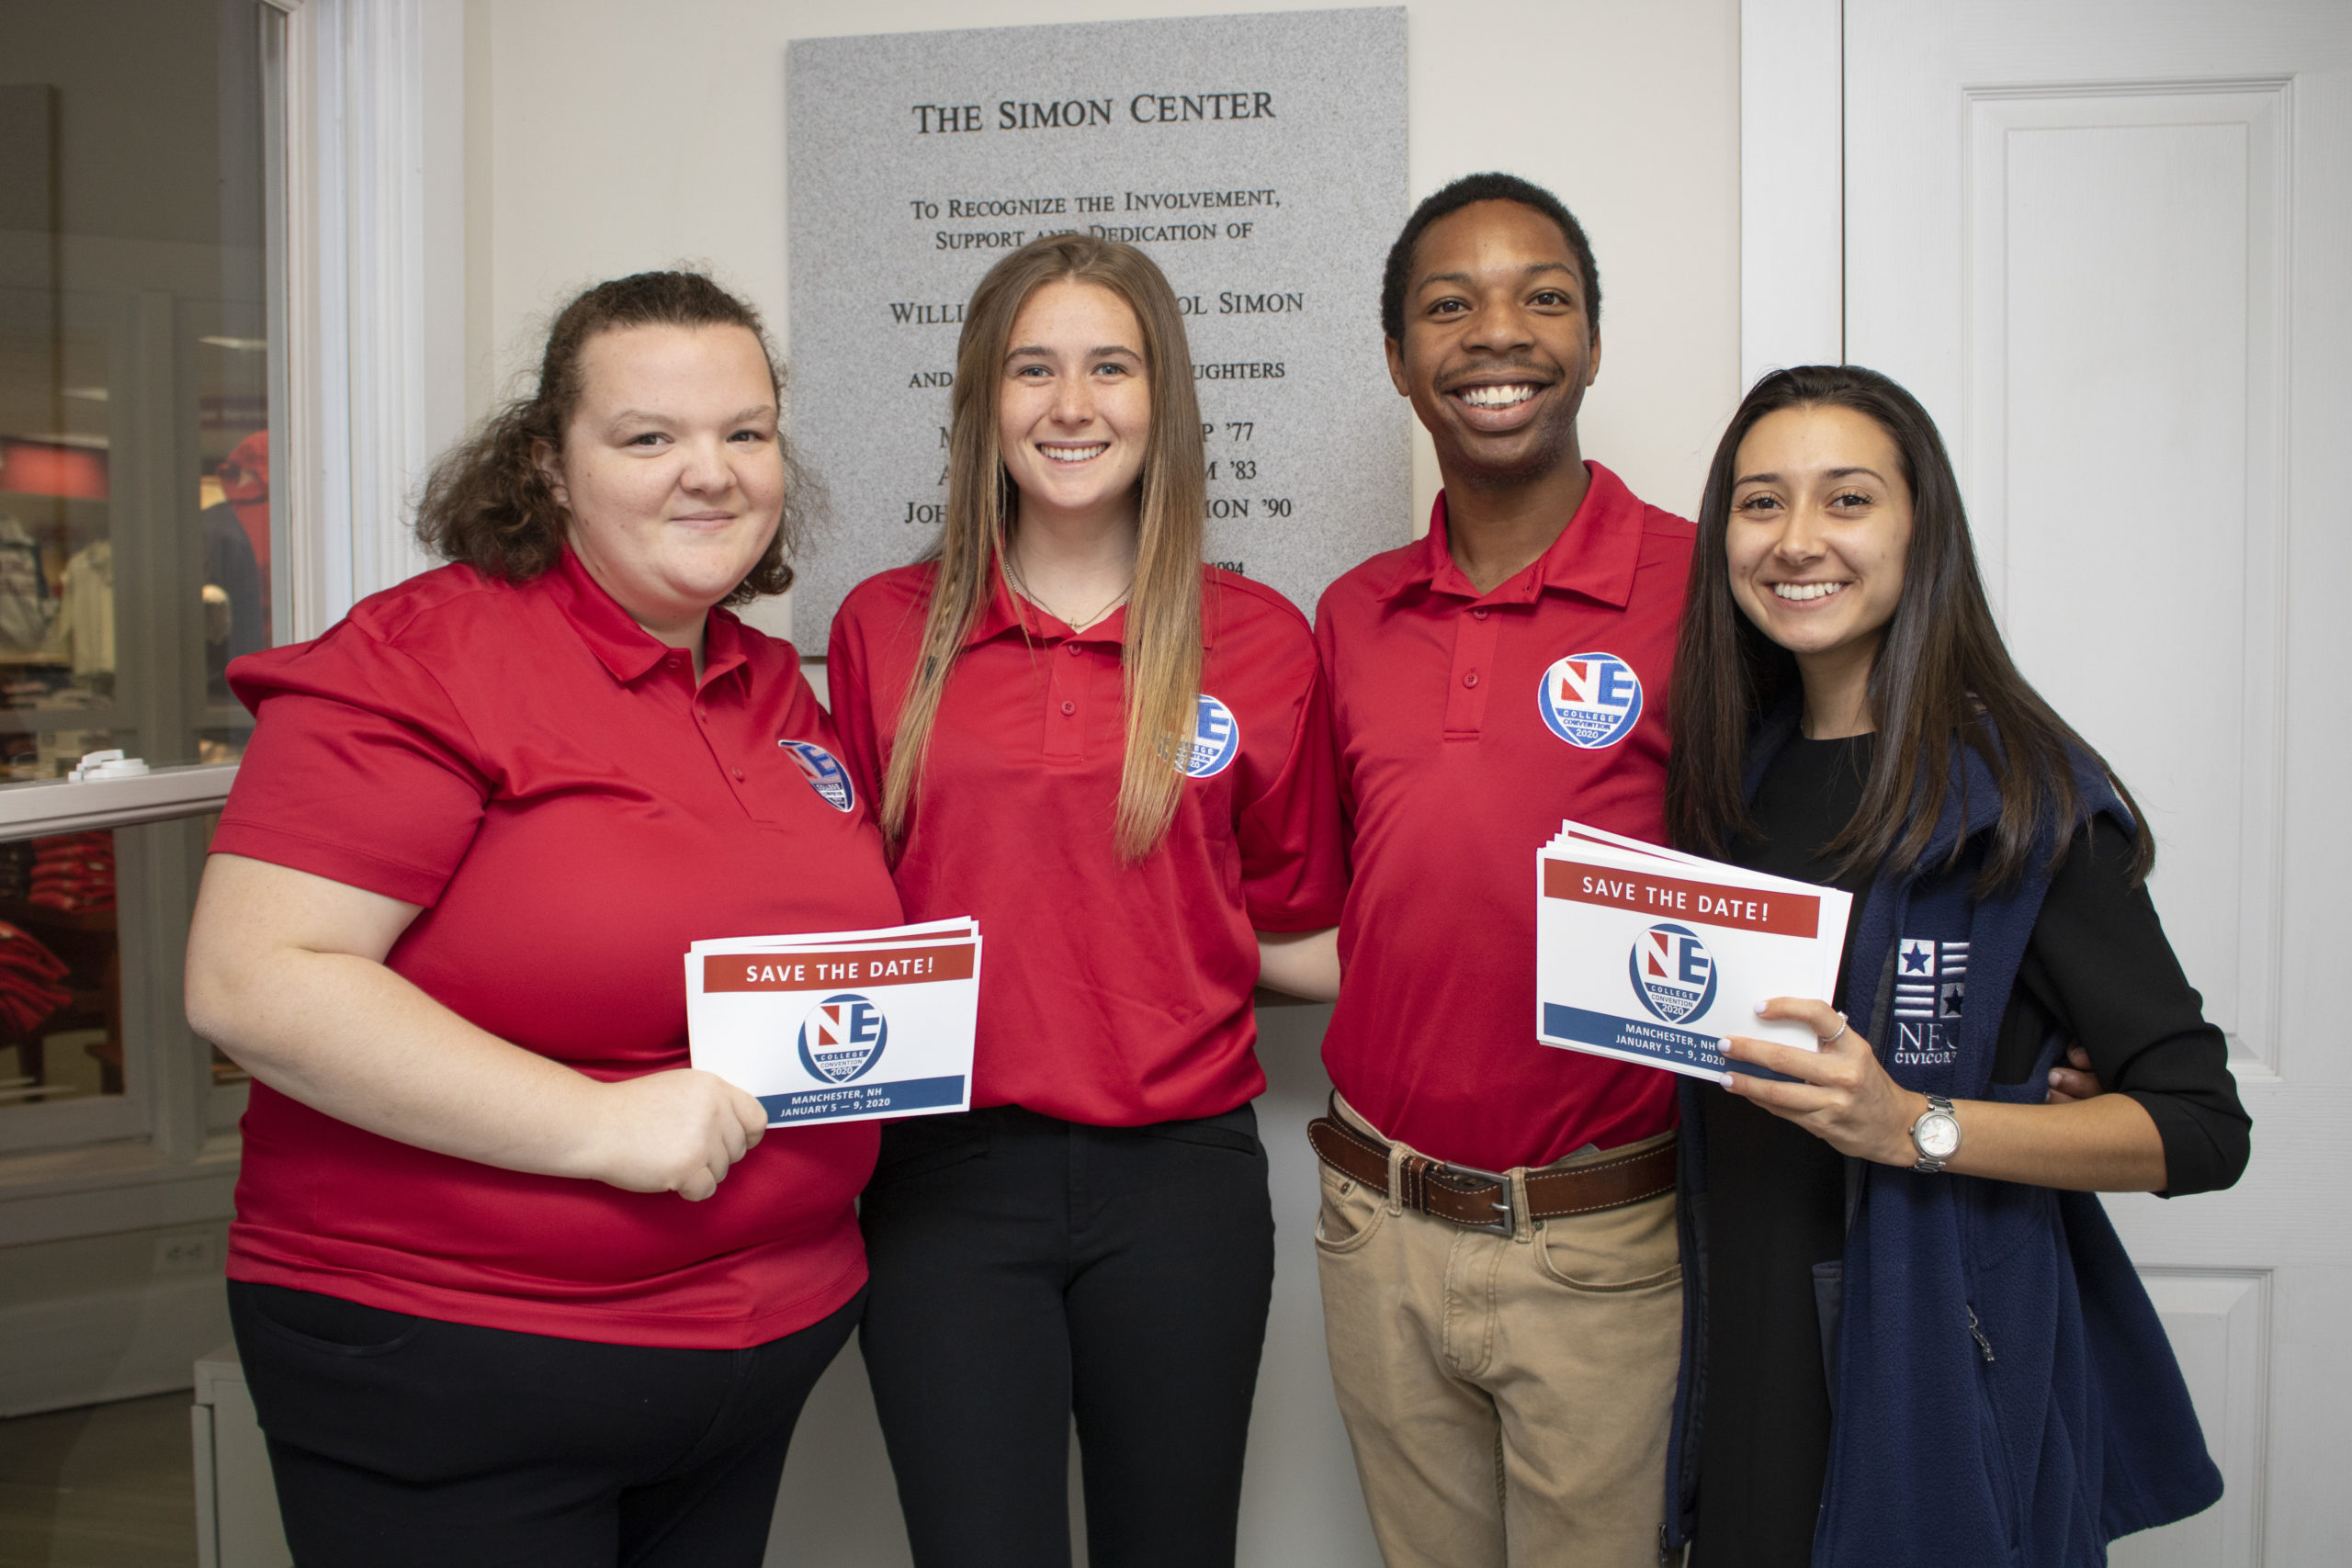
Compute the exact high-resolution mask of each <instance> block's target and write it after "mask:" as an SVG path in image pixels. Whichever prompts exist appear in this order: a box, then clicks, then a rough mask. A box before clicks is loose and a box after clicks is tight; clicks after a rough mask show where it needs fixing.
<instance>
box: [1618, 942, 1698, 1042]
mask: <svg viewBox="0 0 2352 1568" xmlns="http://www.w3.org/2000/svg"><path fill="white" fill-rule="evenodd" d="M1625 967H1626V969H1627V971H1628V972H1629V973H1631V974H1632V976H1634V995H1635V996H1638V997H1639V998H1642V1005H1643V1006H1644V1007H1645V1008H1647V1009H1649V1010H1650V1011H1651V1012H1652V1013H1653V1014H1655V1015H1656V1016H1657V1017H1658V1018H1659V1019H1661V1020H1663V1021H1666V1022H1668V1023H1680V1022H1681V1021H1683V1020H1684V1019H1686V1018H1695V1017H1697V1016H1698V1015H1699V1014H1700V1013H1702V1012H1704V1011H1706V1010H1707V1004H1708V1003H1710V1002H1712V1001H1713V1000H1714V999H1715V960H1714V955H1713V954H1712V953H1709V952H1708V951H1707V946H1706V943H1704V942H1701V941H1700V940H1699V933H1698V932H1696V931H1692V930H1691V928H1690V927H1688V926H1678V925H1674V924H1672V923H1670V922H1661V923H1659V924H1657V925H1655V926H1652V927H1651V928H1650V929H1649V930H1647V931H1644V932H1643V933H1642V934H1641V935H1640V936H1639V937H1637V938H1635V939H1634V951H1633V952H1632V953H1630V954H1628V955H1627V957H1626V960H1625Z"/></svg>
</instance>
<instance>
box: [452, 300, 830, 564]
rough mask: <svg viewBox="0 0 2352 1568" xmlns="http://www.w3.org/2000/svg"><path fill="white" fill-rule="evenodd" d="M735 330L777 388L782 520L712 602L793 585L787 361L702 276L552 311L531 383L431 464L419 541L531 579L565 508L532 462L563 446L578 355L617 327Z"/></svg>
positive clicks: (556, 541)
mask: <svg viewBox="0 0 2352 1568" xmlns="http://www.w3.org/2000/svg"><path fill="white" fill-rule="evenodd" d="M649 326H669V327H741V328H743V329H744V330H745V331H747V332H749V333H751V334H752V336H753V337H754V338H757V339H758V340H759V344H760V353H761V354H762V355H764V356H765V358H766V360H767V366H768V384H769V385H770V386H771V387H772V388H774V389H775V398H776V415H777V420H778V429H777V433H776V447H777V450H778V451H780V452H781V453H782V454H783V455H784V517H783V520H782V521H781V522H779V523H778V524H777V525H776V530H775V538H773V539H771V540H769V541H768V547H767V548H766V549H765V550H763V551H762V552H761V553H760V558H759V559H758V560H757V561H756V562H754V563H753V564H752V570H751V571H750V573H749V574H748V575H746V576H745V577H744V579H743V581H741V582H739V583H737V584H736V585H735V587H734V588H733V589H732V590H731V591H730V592H729V593H728V595H727V597H726V598H724V599H721V600H720V601H719V603H720V604H744V603H747V602H748V601H750V600H752V599H756V598H759V597H761V596H762V595H763V594H769V593H781V592H784V591H785V590H786V589H787V588H789V587H791V586H792V566H791V562H790V556H791V554H792V549H793V546H794V545H795V544H796V543H797V541H798V539H799V536H800V530H801V526H802V524H803V522H804V516H805V513H806V512H807V510H808V506H809V499H810V493H811V492H810V489H809V480H808V476H807V475H806V474H805V473H804V472H803V471H802V470H801V468H800V466H799V464H798V463H797V462H796V461H795V460H794V458H793V455H792V448H791V447H790V446H788V445H786V442H785V440H784V434H783V430H782V419H783V414H784V372H783V371H782V369H781V368H779V367H780V366H781V365H782V364H783V361H781V360H780V359H778V358H777V357H776V352H775V345H774V344H770V343H769V342H768V339H767V332H766V329H765V328H764V327H763V326H762V325H761V322H760V313H759V312H758V311H757V310H753V309H752V307H751V306H750V305H748V304H746V303H744V302H743V301H742V300H741V299H737V298H736V297H735V296H734V295H732V294H729V292H728V291H727V290H726V289H724V288H720V287H719V286H718V284H716V283H714V282H712V281H711V280H710V279H709V278H708V277H707V276H704V275H703V274H701V273H699V272H640V273H637V274H635V275H633V276H628V277H616V278H614V279H612V280H611V281H609V282H606V283H600V284H598V285H596V286H595V287H594V288H590V289H587V290H584V291H583V292H582V293H581V294H579V295H577V296H575V297H574V298H573V299H572V300H571V303H570V304H567V305H566V306H564V308H563V309H562V310H559V311H557V312H556V317H555V321H553V322H552V323H551V324H550V325H549V326H548V344H547V348H546V350H545V351H544V352H543V353H542V354H541V355H540V356H539V377H538V382H537V385H536V386H534V387H533V388H532V389H531V393H530V395H529V396H528V397H523V398H517V399H515V400H514V401H512V402H510V403H508V404H507V405H506V406H505V407H503V408H502V409H500V410H499V411H498V412H495V413H493V414H492V415H491V416H490V417H489V418H488V419H486V420H484V421H483V422H482V423H481V427H480V428H479V429H477V430H476V431H475V432H474V433H473V434H472V435H470V436H469V437H468V438H467V439H466V440H465V441H464V442H462V443H460V444H459V445H458V446H453V447H451V448H450V449H449V450H448V451H447V453H445V454H444V455H443V456H442V457H441V459H440V461H439V462H437V463H435V465H434V466H433V477H432V478H431V479H428V480H426V481H425V486H424V500H423V501H422V502H419V503H418V506H417V511H416V536H417V539H418V541H419V542H420V543H422V544H423V545H424V547H425V548H426V549H427V550H428V551H430V552H432V553H433V554H434V555H435V556H438V557H440V558H442V559H443V560H452V561H461V562H463V563H464V564H466V565H467V566H469V567H472V568H473V569H474V570H476V571H479V572H481V573H482V574H483V575H484V576H486V577H494V578H497V579H499V580H500V581H504V582H528V581H531V579H533V578H535V577H537V576H538V575H539V574H540V573H542V572H544V571H546V570H548V568H550V567H552V566H554V565H555V563H556V562H557V561H559V560H561V559H562V558H563V540H564V534H565V531H566V530H567V529H568V528H569V527H570V526H571V513H569V512H567V511H566V510H565V508H564V504H563V502H560V501H558V500H557V499H556V495H555V491H554V488H553V487H552V486H550V485H549V484H548V477H547V475H546V473H545V472H544V471H543V470H542V469H541V468H540V467H539V463H538V454H539V452H540V451H541V450H542V449H547V448H551V449H553V450H555V451H557V452H560V451H562V450H563V437H564V432H565V431H566V430H567V429H569V428H570V426H571V415H572V412H573V411H574V410H575V409H577V408H578V407H579V406H580V395H581V392H582V386H581V370H580V360H581V354H582V350H583V349H585V348H586V347H587V346H588V341H589V340H590V339H591V338H593V337H594V336H595V335H596V334H597V333H606V332H615V331H617V330H619V329H621V328H624V327H649Z"/></svg>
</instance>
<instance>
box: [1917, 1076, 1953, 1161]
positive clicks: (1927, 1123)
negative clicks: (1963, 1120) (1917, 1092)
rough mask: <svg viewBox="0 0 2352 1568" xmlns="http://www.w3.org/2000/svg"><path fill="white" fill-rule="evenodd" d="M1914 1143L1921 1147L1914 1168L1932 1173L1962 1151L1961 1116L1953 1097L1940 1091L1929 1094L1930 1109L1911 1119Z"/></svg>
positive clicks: (1918, 1147)
mask: <svg viewBox="0 0 2352 1568" xmlns="http://www.w3.org/2000/svg"><path fill="white" fill-rule="evenodd" d="M1911 1146H1912V1147H1913V1148H1915V1149H1917V1150H1918V1151H1919V1160H1918V1163H1917V1164H1916V1165H1914V1166H1913V1167H1912V1169H1914V1170H1923V1171H1926V1172H1927V1173H1928V1175H1929V1176H1933V1175H1935V1174H1936V1173H1937V1172H1938V1171H1939V1170H1941V1169H1943V1168H1944V1164H1945V1162H1946V1161H1948V1160H1950V1159H1951V1156H1954V1155H1956V1154H1958V1153H1960V1118H1959V1117H1957V1116H1954V1115H1953V1114H1952V1113H1951V1100H1946V1099H1945V1098H1944V1097H1943V1096H1942V1095H1940V1094H1931V1095H1929V1096H1928V1109H1926V1110H1925V1111H1921V1112H1919V1119H1918V1120H1917V1122H1912V1123H1911Z"/></svg>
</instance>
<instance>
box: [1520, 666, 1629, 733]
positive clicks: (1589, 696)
mask: <svg viewBox="0 0 2352 1568" xmlns="http://www.w3.org/2000/svg"><path fill="white" fill-rule="evenodd" d="M1535 705H1536V707H1537V709H1538V710H1539V711H1541V712H1542V714H1543V715H1544V728H1548V729H1549V730H1551V732H1552V733H1553V734H1555V735H1556V736H1558V737H1559V738H1560V739H1563V740H1565V741H1566V742H1567V743H1568V744H1569V745H1571V746H1576V747H1580V748H1582V749H1583V750H1588V751H1593V750H1600V748H1601V747H1603V746H1614V745H1615V744H1617V742H1619V741H1620V740H1623V739H1625V737H1626V736H1628V735H1630V734H1632V733H1633V731H1634V720H1635V719H1637V718H1639V717H1641V716H1642V678H1641V677H1640V676H1638V675H1636V674H1634V667H1633V666H1632V665H1630V664H1628V663H1626V662H1625V661H1624V660H1622V659H1620V658H1618V657H1617V656H1616V655H1615V654H1613V653H1572V654H1570V655H1568V657H1567V658H1566V659H1561V660H1554V661H1553V664H1552V667H1551V668H1550V669H1549V670H1546V671H1544V680H1543V683H1542V684H1541V685H1539V686H1538V687H1537V688H1536V690H1535Z"/></svg>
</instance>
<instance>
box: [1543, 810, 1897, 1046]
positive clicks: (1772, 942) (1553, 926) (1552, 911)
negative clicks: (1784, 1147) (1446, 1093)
mask: <svg viewBox="0 0 2352 1568" xmlns="http://www.w3.org/2000/svg"><path fill="white" fill-rule="evenodd" d="M1852 903H1853V898H1852V897H1851V895H1849V894H1846V893H1841V892H1839V891H1838V889H1837V888H1834V887H1822V886H1816V885H1815V884H1813V883H1810V882H1792V881H1791V880H1789V879H1788V878H1786V877H1780V876H1767V875H1765V874H1763V873H1761V872H1755V871H1748V870H1745V869H1743V868H1742V867H1739V866H1736V865H1725V864H1724V863H1722V862H1720V861H1712V860H1702V859H1701V858H1700V857H1699V856H1697V855H1686V854H1681V853H1678V852H1675V851H1673V850H1667V849H1660V848H1659V847H1657V845H1655V844H1645V843H1643V842H1641V841H1640V840H1637V839H1627V838H1623V837H1620V836H1619V835H1617V834H1615V833H1611V832H1606V831H1603V830H1602V829H1599V828H1588V827H1585V826H1584V825H1583V824H1581V823H1577V822H1563V823H1562V824H1560V831H1559V835H1558V837H1556V838H1555V839H1554V840H1552V841H1551V842H1550V843H1548V844H1546V845H1544V848H1543V849H1542V850H1540V851H1538V852H1537V853H1536V857H1535V998H1536V1000H1535V1032H1536V1035H1537V1036H1538V1038H1540V1039H1541V1040H1542V1041H1543V1042H1544V1043H1545V1044H1547V1045H1558V1046H1563V1047H1565V1048H1566V1049H1568V1050H1571V1051H1589V1052H1590V1053H1592V1054H1593V1055H1600V1056H1614V1057H1616V1058H1618V1059H1619V1060H1621V1061H1627V1062H1639V1063H1642V1064H1643V1065H1644V1066H1652V1067H1664V1068H1666V1069H1667V1070H1668V1071H1669V1072H1677V1073H1688V1074H1690V1075H1691V1077H1702V1078H1714V1079H1718V1080H1719V1079H1721V1078H1722V1077H1724V1066H1725V1064H1724V1054H1723V1051H1722V1050H1721V1048H1720V1043H1721V1041H1722V1040H1723V1037H1724V1036H1725V1035H1727V1034H1745V1035H1748V1036H1750V1037H1752V1038H1755V1039H1758V1040H1770V1041H1771V1042H1773V1043H1776V1044H1782V1045H1794V1046H1798V1047H1801V1048H1804V1049H1808V1050H1810V1049H1817V1048H1818V1046H1819V1039H1818V1037H1817V1036H1815V1033H1814V1032H1813V1031H1812V1030H1811V1029H1809V1028H1807V1027H1806V1026H1805V1025H1804V1024H1803V1023H1799V1022H1795V1021H1789V1020H1775V1021H1770V1022H1768V1021H1765V1020H1763V1019H1760V1018H1758V1017H1757V1016H1756V1007H1757V1004H1758V1003H1759V1002H1763V1001H1766V1000H1768V999H1769V998H1773V997H1811V998H1827V997H1828V996H1829V995H1830V994H1831V993H1832V992H1833V990H1834V989H1835V988H1836V987H1837V984H1838V958H1839V955H1840V953H1842V951H1843V949H1844V947H1845V942H1846V919H1847V916H1848V915H1849V913H1850V912H1851V906H1852ZM1742 1070H1743V1071H1760V1069H1756V1068H1753V1067H1744V1068H1743V1069H1742ZM1765 1076H1768V1077H1777V1076H1778V1075H1776V1074H1766V1075H1765Z"/></svg>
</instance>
